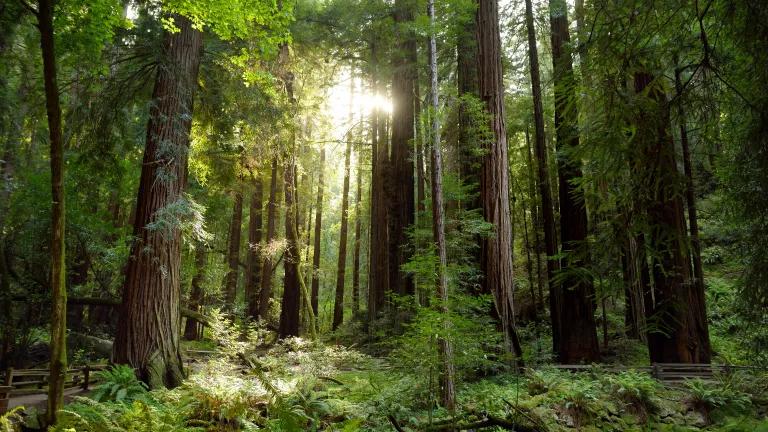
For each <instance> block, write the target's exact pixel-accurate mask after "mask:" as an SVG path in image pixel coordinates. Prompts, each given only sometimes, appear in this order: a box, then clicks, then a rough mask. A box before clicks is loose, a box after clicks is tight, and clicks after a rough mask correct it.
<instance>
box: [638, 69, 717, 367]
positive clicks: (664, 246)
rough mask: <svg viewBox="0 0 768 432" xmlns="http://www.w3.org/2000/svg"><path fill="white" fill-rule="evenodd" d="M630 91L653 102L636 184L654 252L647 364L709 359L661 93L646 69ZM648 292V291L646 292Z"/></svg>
mask: <svg viewBox="0 0 768 432" xmlns="http://www.w3.org/2000/svg"><path fill="white" fill-rule="evenodd" d="M634 84H635V92H636V93H638V94H640V95H642V96H641V97H646V98H648V99H649V101H651V102H652V103H653V104H654V107H653V109H651V110H644V111H642V112H641V113H640V115H639V118H638V119H637V121H638V123H639V124H638V126H639V127H638V129H637V130H638V134H637V137H636V138H635V139H636V140H637V141H638V146H639V150H640V152H641V161H642V165H641V166H640V167H638V168H637V170H636V171H637V172H638V173H640V175H641V176H642V177H641V182H642V183H641V184H642V186H643V187H644V188H645V190H647V191H648V193H649V194H650V197H651V198H650V199H648V200H647V202H646V203H645V210H646V212H647V216H648V224H649V226H650V234H651V235H650V244H651V248H652V250H653V251H654V256H653V267H652V268H653V271H652V273H653V281H654V288H655V290H654V296H653V298H652V299H650V300H649V299H646V305H649V306H650V307H649V308H647V309H646V311H647V312H648V321H649V331H648V351H649V354H650V358H651V361H652V362H664V363H709V362H710V357H711V352H710V344H709V329H708V327H707V317H706V306H705V302H704V292H703V291H702V290H700V289H699V287H697V286H695V285H693V284H691V283H690V264H689V263H690V260H689V257H688V255H687V252H686V251H687V238H686V235H687V233H686V227H685V215H684V212H683V202H682V198H681V195H680V194H679V193H678V192H677V189H678V187H677V185H678V183H679V181H678V180H679V179H678V173H677V165H676V162H675V146H674V141H673V140H672V135H671V133H670V129H671V127H670V126H671V125H670V118H669V107H668V103H667V100H666V96H665V94H664V91H663V90H662V89H661V88H660V86H659V85H658V84H657V83H656V82H655V80H654V77H653V76H652V75H651V74H649V73H644V72H638V73H635V77H634ZM646 296H648V294H646Z"/></svg>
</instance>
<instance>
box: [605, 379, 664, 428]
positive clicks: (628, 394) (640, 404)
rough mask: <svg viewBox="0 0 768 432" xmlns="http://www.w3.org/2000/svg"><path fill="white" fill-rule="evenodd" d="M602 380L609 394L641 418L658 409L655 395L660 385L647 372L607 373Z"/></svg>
mask: <svg viewBox="0 0 768 432" xmlns="http://www.w3.org/2000/svg"><path fill="white" fill-rule="evenodd" d="M603 382H604V384H605V386H606V389H607V390H608V392H609V394H610V395H612V396H614V397H616V398H617V399H619V400H620V401H621V402H622V403H624V404H625V405H626V406H627V407H628V408H630V409H631V410H632V411H633V413H634V414H637V415H638V417H640V419H641V420H645V419H647V417H648V415H652V414H655V413H656V412H657V411H658V409H659V404H658V400H657V396H656V395H657V394H658V393H659V391H661V385H659V383H658V382H657V381H656V380H654V379H653V378H651V377H650V376H648V375H647V374H644V373H640V372H635V371H626V372H621V373H619V374H616V375H607V376H606V377H605V378H603Z"/></svg>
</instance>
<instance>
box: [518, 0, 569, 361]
mask: <svg viewBox="0 0 768 432" xmlns="http://www.w3.org/2000/svg"><path fill="white" fill-rule="evenodd" d="M525 22H526V27H527V29H528V59H529V62H530V69H531V92H532V93H533V120H534V126H535V132H536V134H535V135H534V137H535V146H534V149H535V150H536V166H537V167H538V184H539V195H540V196H541V216H542V222H543V224H544V251H545V253H546V255H547V263H546V264H547V281H548V283H549V314H550V317H551V321H552V345H553V350H552V352H553V353H555V354H557V353H559V352H560V322H561V321H560V299H559V295H558V293H559V290H558V289H557V287H556V286H555V285H556V284H555V283H554V276H555V273H557V271H558V270H559V269H560V263H559V262H558V261H557V260H555V259H552V258H551V257H554V256H555V255H557V232H556V230H555V213H554V208H553V203H552V188H551V187H550V185H549V163H548V158H549V156H548V152H547V142H546V137H545V135H544V109H543V108H542V97H541V77H540V73H539V51H538V48H537V47H536V28H535V27H534V25H533V6H532V5H531V0H525Z"/></svg>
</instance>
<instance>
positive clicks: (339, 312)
mask: <svg viewBox="0 0 768 432" xmlns="http://www.w3.org/2000/svg"><path fill="white" fill-rule="evenodd" d="M353 88H354V87H353ZM350 106H351V105H350ZM350 109H351V108H350ZM349 118H350V120H351V119H352V116H351V115H350V116H349ZM350 123H351V121H350ZM351 130H352V129H351V126H350V131H349V132H348V133H347V149H346V151H345V152H344V186H343V189H342V191H341V229H340V231H339V256H338V261H337V263H336V295H335V297H334V302H333V326H332V329H333V330H336V329H337V328H338V327H339V326H340V325H341V323H342V322H343V321H344V279H345V277H346V273H347V235H348V231H349V171H350V170H349V168H350V159H351V157H352V132H351Z"/></svg>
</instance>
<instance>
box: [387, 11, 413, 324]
mask: <svg viewBox="0 0 768 432" xmlns="http://www.w3.org/2000/svg"><path fill="white" fill-rule="evenodd" d="M414 7H415V5H414V4H413V1H411V0H395V3H394V19H395V40H396V41H397V45H398V48H397V49H395V50H394V51H393V57H392V68H393V75H392V101H393V106H394V111H393V112H392V149H391V155H390V169H391V171H390V172H389V173H388V175H387V177H388V178H389V179H390V181H391V184H392V188H391V191H390V196H389V202H390V217H389V222H390V225H389V227H390V231H389V245H390V246H389V251H390V262H389V284H390V289H391V290H392V292H393V294H397V295H413V293H414V285H413V278H411V277H409V276H408V275H406V274H405V273H403V271H402V270H401V266H402V265H403V264H405V263H406V262H407V261H408V259H409V258H410V256H411V253H412V251H411V248H410V246H409V245H408V237H407V235H406V229H407V228H408V226H410V225H412V224H413V223H414V220H415V210H416V208H415V202H414V193H415V191H414V178H413V171H414V168H413V163H414V158H413V151H412V146H411V140H413V137H414V103H413V98H414V92H413V90H414V88H413V83H414V79H415V77H416V73H415V64H416V41H415V36H414V34H413V31H412V29H411V28H410V26H411V25H412V24H413V20H414V18H413V14H414ZM399 321H400V320H399V319H398V317H397V316H396V317H395V322H396V323H399Z"/></svg>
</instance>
